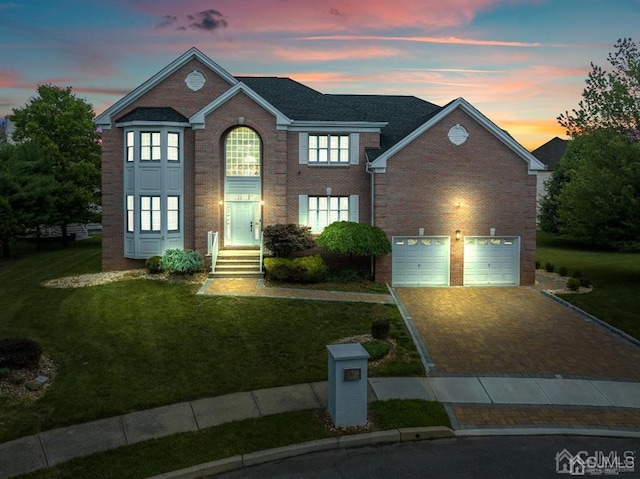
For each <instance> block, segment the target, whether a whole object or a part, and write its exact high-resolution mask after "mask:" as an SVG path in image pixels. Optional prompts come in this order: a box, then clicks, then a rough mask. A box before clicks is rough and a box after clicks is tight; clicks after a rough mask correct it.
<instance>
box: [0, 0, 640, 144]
mask: <svg viewBox="0 0 640 479" xmlns="http://www.w3.org/2000/svg"><path fill="white" fill-rule="evenodd" d="M621 37H631V38H633V39H634V40H635V41H636V42H638V41H640V0H402V1H388V0H385V1H382V0H380V1H377V0H318V1H315V0H207V1H201V0H192V1H189V0H184V1H173V0H108V1H100V2H98V1H93V0H56V1H50V0H49V1H46V2H45V1H40V0H14V1H9V2H7V1H2V0H0V116H5V115H7V114H10V113H11V109H12V108H16V107H20V106H23V105H24V104H25V102H26V101H27V100H28V99H29V97H30V96H32V95H33V94H34V92H35V89H36V87H37V85H38V84H48V83H53V84H56V85H59V86H71V87H73V90H74V91H75V92H76V93H77V95H78V96H79V97H82V98H86V99H87V100H88V101H89V102H90V103H91V104H92V105H93V106H94V109H95V111H96V113H100V112H101V111H103V110H104V109H105V108H107V107H109V106H110V105H111V104H113V103H114V102H115V101H117V100H118V99H119V98H121V97H122V96H124V95H125V94H127V93H128V92H129V91H131V90H132V89H134V88H135V87H137V86H138V85H140V84H141V83H142V82H144V81H145V80H146V79H148V78H149V77H150V76H152V75H153V74H155V73H157V72H158V71H159V70H161V69H162V68H164V67H165V66H166V65H167V64H168V63H170V62H171V61H172V60H174V59H175V58H177V57H178V56H180V55H181V54H182V53H184V52H185V51H187V50H188V49H189V48H191V47H192V46H195V47H197V48H199V49H200V50H201V51H202V52H203V53H205V54H206V55H208V56H209V57H210V58H212V59H213V60H214V61H215V62H217V63H218V64H219V65H220V66H222V67H223V68H224V69H226V70H227V71H228V72H229V73H231V74H233V75H260V76H287V77H290V78H293V79H294V80H297V81H300V82H302V83H305V84H307V85H309V86H310V87H312V88H315V89H316V90H319V91H321V92H323V93H362V94H394V95H395V94H399V95H415V96H417V97H420V98H422V99H425V100H428V101H430V102H433V103H436V104H438V105H444V104H446V103H448V102H449V101H451V100H453V99H454V98H457V97H464V98H465V99H466V100H468V101H469V102H470V103H472V104H473V105H474V106H475V107H476V108H478V109H479V110H480V111H481V112H483V113H484V114H485V115H486V116H488V117H489V118H490V119H491V120H493V121H494V122H495V123H497V124H498V126H500V127H501V128H504V129H506V130H508V131H509V133H511V135H512V136H514V137H515V138H516V139H517V140H518V141H519V142H520V143H521V144H523V145H524V146H525V147H526V148H528V149H533V148H535V147H537V146H539V145H541V144H543V143H545V142H546V141H547V140H549V139H551V138H552V137H554V136H561V137H562V136H564V131H563V129H562V128H561V127H559V126H558V124H557V121H556V117H557V116H558V115H559V114H560V113H562V112H564V111H565V110H568V109H569V110H570V109H571V108H574V107H576V106H577V104H578V101H579V100H580V95H581V93H582V90H583V88H584V81H585V79H586V77H587V74H588V72H589V71H590V65H589V64H590V62H594V63H595V64H597V65H600V66H602V67H606V68H608V67H609V63H608V62H607V54H608V53H609V52H612V51H613V45H614V44H615V42H616V40H617V39H618V38H621Z"/></svg>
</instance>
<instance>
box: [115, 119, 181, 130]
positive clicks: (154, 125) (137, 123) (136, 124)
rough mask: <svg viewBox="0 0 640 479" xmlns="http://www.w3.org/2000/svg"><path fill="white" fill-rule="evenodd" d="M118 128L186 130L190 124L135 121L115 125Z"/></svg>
mask: <svg viewBox="0 0 640 479" xmlns="http://www.w3.org/2000/svg"><path fill="white" fill-rule="evenodd" d="M116 126H117V127H118V128H126V127H142V128H145V127H148V128H162V127H165V126H168V127H175V128H188V127H190V126H191V123H185V122H178V121H162V120H160V121H153V120H148V121H145V120H135V121H125V122H124V123H120V122H118V123H116Z"/></svg>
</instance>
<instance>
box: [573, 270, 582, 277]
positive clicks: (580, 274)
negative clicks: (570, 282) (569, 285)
mask: <svg viewBox="0 0 640 479" xmlns="http://www.w3.org/2000/svg"><path fill="white" fill-rule="evenodd" d="M571 277H572V278H582V273H581V272H580V271H574V272H573V273H571Z"/></svg>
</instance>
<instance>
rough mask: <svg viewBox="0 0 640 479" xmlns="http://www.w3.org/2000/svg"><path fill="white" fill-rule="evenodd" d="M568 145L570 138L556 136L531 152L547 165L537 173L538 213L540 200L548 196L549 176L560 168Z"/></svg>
mask: <svg viewBox="0 0 640 479" xmlns="http://www.w3.org/2000/svg"><path fill="white" fill-rule="evenodd" d="M568 145H569V140H563V139H562V138H558V137H557V136H556V137H555V138H553V139H551V140H549V141H547V142H546V143H545V144H544V145H541V146H539V147H538V148H536V149H535V150H533V151H532V152H531V154H532V155H533V156H535V157H536V159H537V160H538V161H539V162H540V163H542V164H543V165H544V166H545V169H544V170H541V171H538V173H537V177H538V179H537V184H536V198H537V206H536V208H537V212H538V213H539V212H540V202H541V201H542V199H543V198H544V197H545V196H547V187H546V186H545V183H546V181H547V180H548V179H549V178H551V175H553V172H554V171H555V170H556V169H557V168H558V163H560V158H562V155H564V152H565V151H567V146H568Z"/></svg>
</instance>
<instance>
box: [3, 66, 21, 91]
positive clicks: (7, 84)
mask: <svg viewBox="0 0 640 479" xmlns="http://www.w3.org/2000/svg"><path fill="white" fill-rule="evenodd" d="M19 83H20V75H19V74H18V73H17V72H14V71H12V70H0V88H15V87H16V85H18V84H19Z"/></svg>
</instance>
